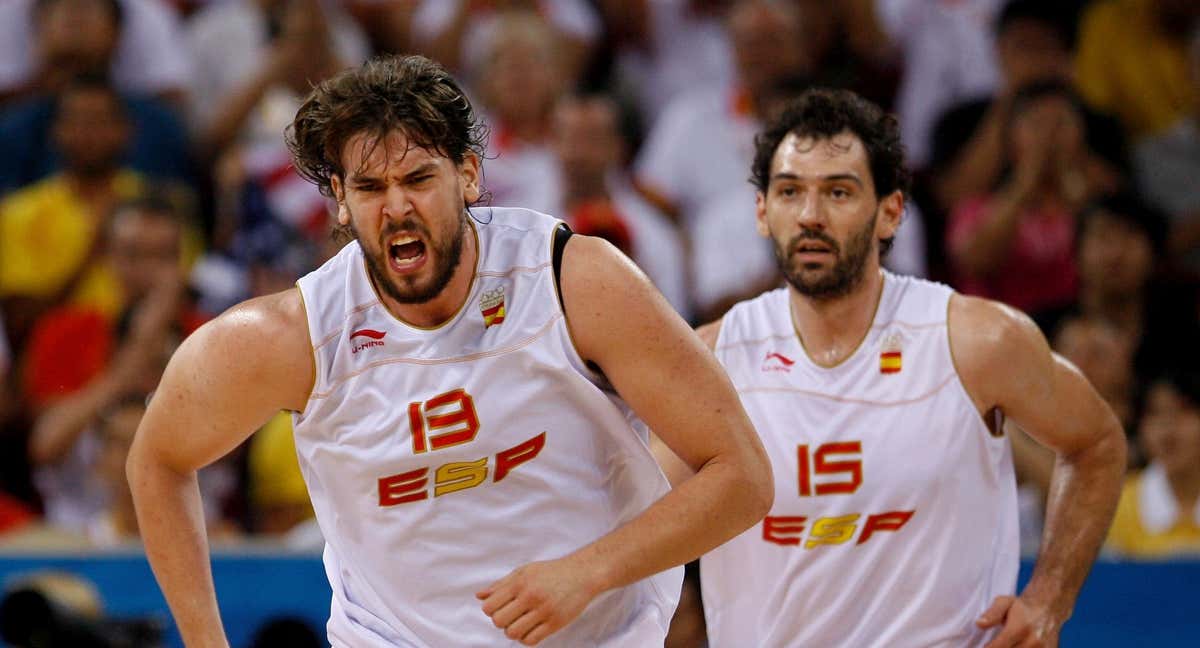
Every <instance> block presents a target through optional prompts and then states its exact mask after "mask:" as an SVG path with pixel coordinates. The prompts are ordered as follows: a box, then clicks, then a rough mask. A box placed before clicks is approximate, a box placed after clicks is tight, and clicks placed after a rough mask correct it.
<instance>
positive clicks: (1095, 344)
mask: <svg viewBox="0 0 1200 648" xmlns="http://www.w3.org/2000/svg"><path fill="white" fill-rule="evenodd" d="M1135 245H1136V244H1135ZM1136 342H1137V341H1136V340H1131V339H1130V338H1129V336H1128V335H1125V334H1124V333H1122V332H1121V330H1120V329H1118V328H1117V327H1116V326H1114V325H1113V324H1112V323H1110V322H1107V321H1104V320H1101V319H1098V318H1094V317H1087V316H1084V315H1072V316H1070V317H1068V318H1066V319H1065V320H1063V321H1062V323H1061V324H1059V325H1058V330H1057V332H1056V333H1055V334H1054V347H1053V348H1054V351H1055V352H1056V353H1058V354H1059V355H1061V356H1062V357H1064V358H1066V359H1067V360H1070V361H1071V364H1073V365H1075V366H1076V367H1078V368H1079V370H1080V371H1082V372H1083V375H1084V376H1085V377H1087V379H1088V382H1090V383H1092V386H1093V387H1095V388H1096V392H1097V393H1099V394H1100V397H1101V398H1103V399H1104V401H1105V402H1106V403H1108V406H1109V407H1111V408H1112V410H1113V413H1114V414H1116V415H1117V419H1118V420H1120V421H1121V427H1123V428H1125V431H1126V433H1127V434H1128V435H1130V436H1132V435H1133V434H1134V433H1135V432H1136V428H1135V424H1136V422H1137V421H1136V418H1135V417H1136V414H1137V411H1136V402H1135V401H1136V396H1137V390H1138V384H1137V378H1136V375H1135V373H1134V367H1133V355H1134V351H1135V349H1136V348H1137V346H1136ZM1131 450H1132V449H1131ZM1136 456H1137V455H1136V453H1135V452H1132V451H1131V452H1130V453H1129V457H1130V461H1131V462H1133V461H1134V460H1135V458H1136ZM1045 486H1049V482H1048V481H1047V482H1046V484H1045ZM1045 491H1046V489H1043V492H1045Z"/></svg>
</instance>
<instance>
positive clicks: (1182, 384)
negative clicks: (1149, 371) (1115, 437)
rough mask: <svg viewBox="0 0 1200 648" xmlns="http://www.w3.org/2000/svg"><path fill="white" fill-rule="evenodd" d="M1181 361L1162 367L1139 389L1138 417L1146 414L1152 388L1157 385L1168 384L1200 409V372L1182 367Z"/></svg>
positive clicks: (1194, 406)
mask: <svg viewBox="0 0 1200 648" xmlns="http://www.w3.org/2000/svg"><path fill="white" fill-rule="evenodd" d="M1179 364H1180V363H1179V362H1176V363H1174V364H1172V365H1170V366H1167V367H1165V368H1163V369H1160V370H1159V371H1158V372H1157V373H1155V374H1154V375H1153V377H1152V378H1151V379H1150V380H1147V381H1146V382H1145V383H1143V386H1142V388H1141V389H1140V390H1139V393H1138V397H1137V402H1136V408H1137V412H1138V417H1137V418H1138V419H1139V420H1140V419H1141V418H1142V417H1143V416H1145V415H1146V409H1147V406H1148V405H1149V400H1150V398H1149V397H1150V389H1151V388H1152V387H1154V386H1155V385H1160V384H1161V385H1166V386H1168V387H1170V388H1171V389H1173V390H1174V391H1175V392H1176V393H1177V394H1179V395H1180V396H1182V397H1183V399H1184V400H1186V401H1187V402H1188V404H1190V405H1191V406H1192V407H1193V408H1197V409H1200V372H1197V371H1196V370H1195V369H1191V368H1187V367H1180V366H1179Z"/></svg>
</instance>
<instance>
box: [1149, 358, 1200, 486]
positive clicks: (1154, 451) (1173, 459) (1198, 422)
mask: <svg viewBox="0 0 1200 648" xmlns="http://www.w3.org/2000/svg"><path fill="white" fill-rule="evenodd" d="M1140 433H1141V439H1142V444H1143V445H1144V447H1145V449H1146V454H1147V455H1148V456H1149V457H1150V459H1151V460H1152V461H1156V462H1158V463H1160V464H1162V466H1163V467H1164V468H1165V469H1166V471H1167V474H1168V475H1185V474H1194V473H1195V472H1196V471H1198V470H1200V404H1197V403H1193V402H1191V401H1190V400H1188V399H1187V398H1186V397H1185V396H1184V395H1183V394H1181V393H1179V391H1178V390H1176V389H1175V387H1174V386H1172V385H1171V384H1170V383H1169V382H1165V381H1159V382H1156V383H1154V384H1153V385H1152V386H1151V387H1150V391H1149V392H1148V393H1147V395H1146V411H1145V413H1144V414H1143V416H1142V423H1141V428H1140Z"/></svg>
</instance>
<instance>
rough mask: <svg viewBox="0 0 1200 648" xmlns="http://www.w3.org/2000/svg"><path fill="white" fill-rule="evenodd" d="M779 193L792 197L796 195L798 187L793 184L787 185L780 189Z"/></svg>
mask: <svg viewBox="0 0 1200 648" xmlns="http://www.w3.org/2000/svg"><path fill="white" fill-rule="evenodd" d="M779 195H780V196H783V197H784V198H792V197H794V196H795V195H796V188H795V187H793V186H791V185H785V186H783V187H781V188H780V189H779Z"/></svg>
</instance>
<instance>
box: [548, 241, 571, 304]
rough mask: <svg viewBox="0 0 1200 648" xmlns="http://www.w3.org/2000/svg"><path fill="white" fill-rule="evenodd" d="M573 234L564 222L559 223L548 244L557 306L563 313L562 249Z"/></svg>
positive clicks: (564, 248)
mask: <svg viewBox="0 0 1200 648" xmlns="http://www.w3.org/2000/svg"><path fill="white" fill-rule="evenodd" d="M574 234H575V232H572V231H571V228H570V227H568V226H567V224H566V223H559V224H558V225H557V226H555V228H554V240H553V242H552V243H551V244H550V264H551V265H552V266H553V268H554V292H555V294H557V295H558V306H559V308H561V309H562V312H563V314H564V315H565V314H566V312H567V308H566V305H565V304H563V298H562V259H563V251H565V250H566V249H567V241H569V240H571V237H572V236H574Z"/></svg>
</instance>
